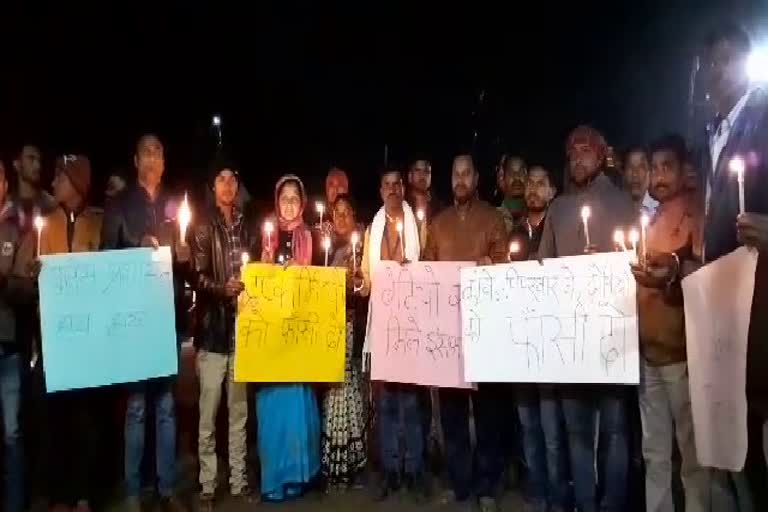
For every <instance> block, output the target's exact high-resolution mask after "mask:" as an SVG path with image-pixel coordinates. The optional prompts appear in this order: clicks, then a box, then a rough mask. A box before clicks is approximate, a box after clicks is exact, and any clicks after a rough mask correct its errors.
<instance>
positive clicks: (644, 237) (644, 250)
mask: <svg viewBox="0 0 768 512" xmlns="http://www.w3.org/2000/svg"><path fill="white" fill-rule="evenodd" d="M650 223H651V219H650V218H649V217H648V214H647V213H644V214H642V215H641V216H640V245H641V246H642V247H641V256H642V257H641V258H640V264H641V265H645V261H646V258H647V256H648V224H650Z"/></svg>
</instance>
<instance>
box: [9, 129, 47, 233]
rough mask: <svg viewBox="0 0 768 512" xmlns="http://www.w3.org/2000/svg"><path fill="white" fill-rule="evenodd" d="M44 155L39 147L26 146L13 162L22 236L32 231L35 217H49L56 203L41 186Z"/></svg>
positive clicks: (16, 202)
mask: <svg viewBox="0 0 768 512" xmlns="http://www.w3.org/2000/svg"><path fill="white" fill-rule="evenodd" d="M42 159H43V157H42V154H41V152H40V149H39V148H38V147H37V146H34V145H32V144H25V145H24V146H22V148H21V150H20V151H19V153H18V155H16V158H15V159H14V161H13V168H14V169H15V170H16V180H17V181H16V185H17V189H16V197H15V201H14V203H15V205H16V208H17V217H18V221H19V225H20V226H21V232H22V234H26V233H27V232H28V231H30V230H32V227H33V223H32V221H33V220H34V217H35V215H47V214H49V213H50V212H51V211H53V210H54V209H55V208H56V201H55V200H54V198H53V197H51V195H50V194H48V193H47V192H45V191H44V190H43V189H42V186H41V179H42V168H43V164H42Z"/></svg>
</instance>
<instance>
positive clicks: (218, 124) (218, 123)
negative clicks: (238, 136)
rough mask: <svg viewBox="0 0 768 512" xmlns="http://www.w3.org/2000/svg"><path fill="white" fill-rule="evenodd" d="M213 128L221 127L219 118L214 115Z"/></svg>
mask: <svg viewBox="0 0 768 512" xmlns="http://www.w3.org/2000/svg"><path fill="white" fill-rule="evenodd" d="M212 122H213V126H221V116H219V115H215V116H213V120H212Z"/></svg>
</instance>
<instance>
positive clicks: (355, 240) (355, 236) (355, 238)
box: [350, 231, 360, 246]
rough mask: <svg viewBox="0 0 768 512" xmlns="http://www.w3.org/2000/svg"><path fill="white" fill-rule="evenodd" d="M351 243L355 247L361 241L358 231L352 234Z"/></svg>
mask: <svg viewBox="0 0 768 512" xmlns="http://www.w3.org/2000/svg"><path fill="white" fill-rule="evenodd" d="M350 241H351V242H352V245H353V246H356V245H357V243H358V242H359V241H360V235H359V234H358V233H357V231H355V232H353V233H352V236H351V237H350Z"/></svg>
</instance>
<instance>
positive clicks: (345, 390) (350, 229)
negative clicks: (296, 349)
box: [321, 194, 368, 491]
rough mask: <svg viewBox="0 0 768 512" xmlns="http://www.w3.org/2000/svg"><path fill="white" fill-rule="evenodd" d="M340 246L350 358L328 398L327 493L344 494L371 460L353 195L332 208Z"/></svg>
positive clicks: (337, 260)
mask: <svg viewBox="0 0 768 512" xmlns="http://www.w3.org/2000/svg"><path fill="white" fill-rule="evenodd" d="M331 218H332V219H333V230H334V235H335V236H334V238H335V240H336V245H334V248H333V258H332V260H331V266H333V267H341V268H345V269H347V322H346V326H347V354H346V369H345V373H344V382H343V383H341V384H339V385H334V386H331V387H330V388H329V389H328V390H327V391H326V393H325V396H324V398H323V424H322V435H321V445H322V456H321V467H322V474H323V478H324V480H325V484H326V487H327V490H329V491H331V490H343V489H345V488H347V487H348V486H350V485H354V484H355V483H357V482H358V478H359V477H360V475H361V473H362V472H363V470H364V469H365V465H366V462H367V460H368V456H367V434H368V432H367V426H368V421H367V419H368V415H367V413H366V410H365V402H364V399H363V382H362V376H361V372H360V367H361V355H362V348H363V337H364V335H365V319H366V313H367V311H368V304H367V298H366V297H362V296H361V295H360V293H359V290H356V289H355V286H354V277H355V276H356V275H358V274H359V272H360V262H361V260H362V251H361V250H360V249H361V248H360V247H356V246H355V245H354V244H359V234H360V233H362V232H363V231H362V229H361V228H362V226H360V225H357V224H356V223H355V209H354V206H353V204H352V199H351V198H350V196H349V195H347V194H340V195H338V196H336V201H335V202H334V203H333V207H332V210H331Z"/></svg>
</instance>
